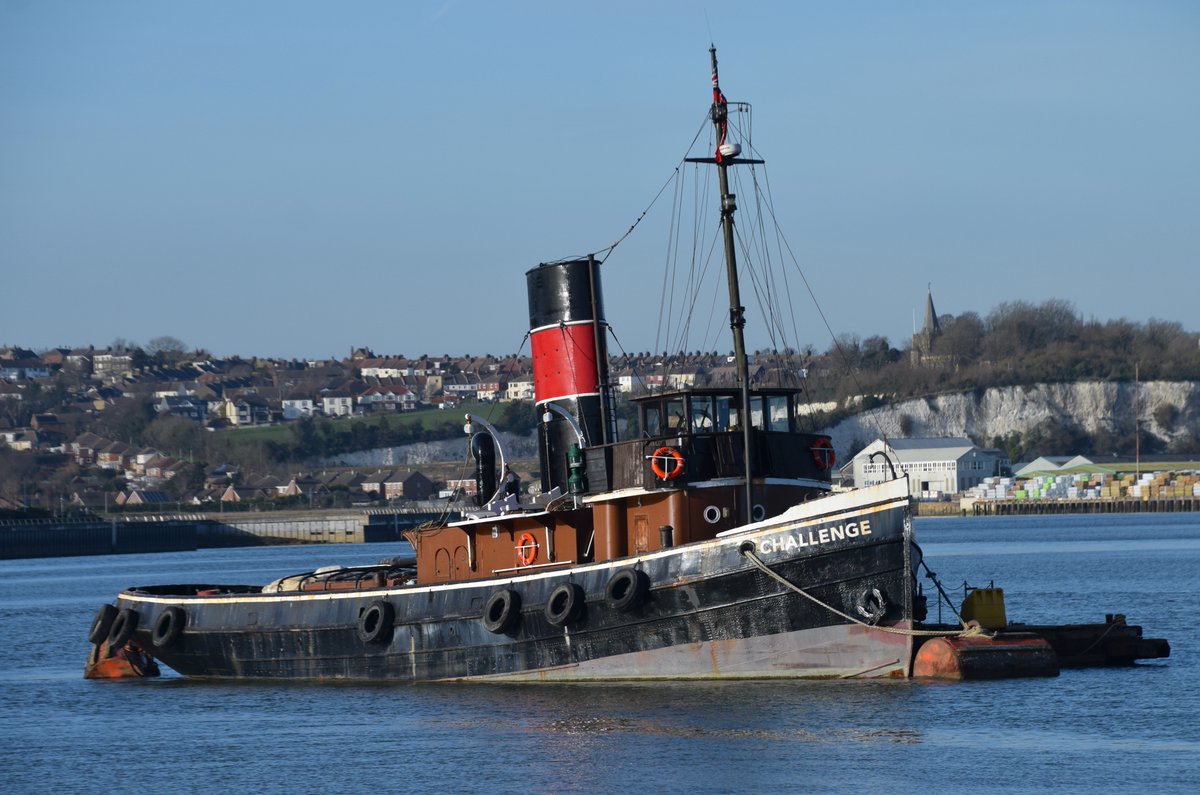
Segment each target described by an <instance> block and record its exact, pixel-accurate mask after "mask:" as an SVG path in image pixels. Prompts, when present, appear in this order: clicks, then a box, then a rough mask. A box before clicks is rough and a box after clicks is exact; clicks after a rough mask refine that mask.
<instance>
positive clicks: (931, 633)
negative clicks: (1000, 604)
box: [740, 549, 989, 638]
mask: <svg viewBox="0 0 1200 795" xmlns="http://www.w3.org/2000/svg"><path fill="white" fill-rule="evenodd" d="M740 552H741V553H742V555H744V556H745V557H746V559H747V560H749V561H750V562H751V563H753V564H754V565H755V566H756V567H757V568H758V569H759V570H760V571H762V573H763V574H766V575H767V576H768V577H771V578H772V579H774V580H776V581H777V582H779V583H780V584H782V585H784V586H786V587H787V588H790V589H791V590H793V591H795V592H796V593H798V594H800V595H801V596H803V597H804V598H805V599H808V600H809V601H810V602H812V603H814V604H816V605H819V606H821V607H823V608H825V609H826V610H828V611H829V612H831V613H833V614H834V615H836V616H840V617H841V618H844V619H846V620H847V621H850V622H851V623H854V624H858V625H859V626H863V627H868V628H870V629H877V630H879V631H880V632H887V633H888V634H891V635H907V636H909V637H958V638H967V637H973V636H978V635H984V636H988V634H989V633H988V632H987V631H986V630H984V629H983V627H978V626H974V627H971V626H967V625H966V624H963V628H962V629H960V630H938V629H904V628H902V627H881V626H877V625H875V624H868V623H867V622H866V621H862V620H861V619H858V618H856V617H854V616H852V615H849V614H847V613H843V612H842V611H841V610H838V609H837V608H836V607H834V606H833V605H831V604H826V603H825V602H822V601H821V600H820V599H818V598H817V597H815V596H813V595H812V594H810V593H808V592H807V591H805V590H804V589H803V588H801V587H800V586H798V585H796V584H795V583H793V582H792V581H791V580H789V579H787V578H786V577H784V576H783V575H782V574H779V573H778V572H776V571H775V570H773V569H772V568H771V567H770V566H768V565H767V564H766V563H763V562H762V559H761V558H759V557H758V555H756V554H755V553H754V550H751V549H742V550H740Z"/></svg>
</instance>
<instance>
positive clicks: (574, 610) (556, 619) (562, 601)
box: [545, 582, 584, 627]
mask: <svg viewBox="0 0 1200 795" xmlns="http://www.w3.org/2000/svg"><path fill="white" fill-rule="evenodd" d="M583 599H584V594H583V588H580V587H579V586H578V585H576V584H575V583H573V582H564V583H563V584H562V585H560V586H558V587H557V588H555V589H554V590H553V591H551V592H550V598H549V599H547V600H546V609H545V613H546V620H547V621H549V622H550V623H551V624H553V625H554V626H556V627H565V626H566V625H567V624H570V623H571V622H572V621H574V620H575V619H576V618H578V617H579V613H580V611H581V610H582V609H583Z"/></svg>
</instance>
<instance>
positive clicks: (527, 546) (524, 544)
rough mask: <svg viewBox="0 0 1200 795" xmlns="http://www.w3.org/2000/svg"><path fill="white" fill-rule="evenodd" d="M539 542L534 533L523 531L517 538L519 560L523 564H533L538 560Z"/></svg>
mask: <svg viewBox="0 0 1200 795" xmlns="http://www.w3.org/2000/svg"><path fill="white" fill-rule="evenodd" d="M537 553H538V543H537V539H536V538H534V537H533V533H522V534H521V537H520V538H518V539H517V562H519V563H520V564H521V565H522V566H531V565H533V562H534V561H535V560H537Z"/></svg>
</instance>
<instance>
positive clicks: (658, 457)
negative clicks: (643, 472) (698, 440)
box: [650, 447, 683, 480]
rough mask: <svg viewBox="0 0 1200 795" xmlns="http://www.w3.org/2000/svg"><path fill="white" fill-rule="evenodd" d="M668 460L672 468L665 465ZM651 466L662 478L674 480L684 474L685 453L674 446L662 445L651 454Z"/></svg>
mask: <svg viewBox="0 0 1200 795" xmlns="http://www.w3.org/2000/svg"><path fill="white" fill-rule="evenodd" d="M666 462H670V464H669V466H670V469H668V468H667V467H666V466H664V464H665V463H666ZM650 468H651V469H653V470H654V474H655V475H656V476H658V478H659V479H660V480H674V479H675V478H677V477H679V476H680V475H682V474H683V453H681V452H679V451H678V450H676V449H675V448H674V447H660V448H658V449H657V450H655V451H654V455H652V456H650Z"/></svg>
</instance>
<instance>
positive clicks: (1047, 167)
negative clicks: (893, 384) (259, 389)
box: [0, 0, 1200, 357]
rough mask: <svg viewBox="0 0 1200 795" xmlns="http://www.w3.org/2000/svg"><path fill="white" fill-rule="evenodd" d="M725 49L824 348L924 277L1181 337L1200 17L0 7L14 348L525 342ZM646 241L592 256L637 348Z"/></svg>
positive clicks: (4, 0) (1192, 315) (646, 279)
mask: <svg viewBox="0 0 1200 795" xmlns="http://www.w3.org/2000/svg"><path fill="white" fill-rule="evenodd" d="M710 40H711V41H715V43H716V45H717V48H718V55H719V57H720V62H721V78H722V85H723V87H724V88H725V92H726V94H727V95H728V96H729V98H730V99H731V100H747V101H750V102H752V103H753V104H754V119H755V144H756V145H757V147H758V149H759V151H760V152H761V153H762V154H764V155H765V156H766V157H767V159H768V164H769V165H768V168H769V169H770V171H769V176H770V180H771V185H772V188H773V192H774V199H775V208H776V212H777V213H778V215H779V217H780V219H781V221H782V225H783V227H784V229H785V231H786V233H787V236H788V240H789V242H790V243H791V245H792V247H793V250H794V251H795V253H796V255H797V257H798V259H799V261H800V264H801V266H802V267H803V269H804V271H805V273H806V275H807V276H808V278H809V280H810V282H811V283H812V286H813V289H814V290H815V292H816V294H817V297H818V299H819V300H820V302H821V307H822V309H823V310H824V312H825V314H826V315H827V316H828V317H829V318H830V320H831V322H832V325H833V326H834V331H835V332H837V333H839V334H840V333H854V334H858V335H860V336H862V337H866V336H870V335H873V334H882V335H886V336H887V337H889V339H891V341H892V342H893V343H894V344H899V343H901V342H903V341H904V340H906V339H907V336H908V335H909V334H910V333H911V331H912V323H913V316H914V313H915V314H916V315H917V317H918V318H919V317H920V312H921V311H922V308H923V305H924V299H925V285H926V283H932V284H933V292H934V298H935V301H936V303H937V307H938V310H939V311H940V312H942V313H952V314H959V313H961V312H965V311H977V312H979V313H981V314H985V313H986V312H987V311H988V310H990V309H991V308H992V307H993V306H995V305H996V304H997V303H999V302H1001V301H1013V300H1028V301H1035V302H1040V301H1043V300H1046V299H1049V298H1061V299H1066V300H1068V301H1071V302H1072V303H1073V304H1074V305H1075V307H1076V309H1077V310H1078V311H1079V313H1080V314H1081V315H1082V316H1084V317H1085V318H1093V317H1094V318H1096V319H1100V320H1107V319H1111V318H1117V317H1127V318H1129V319H1132V320H1138V321H1145V320H1147V319H1150V318H1160V319H1166V320H1175V321H1179V322H1181V323H1183V325H1184V327H1185V328H1188V329H1190V330H1195V329H1196V328H1197V326H1198V325H1200V324H1197V322H1196V304H1197V297H1198V296H1200V289H1198V287H1197V273H1198V272H1200V268H1198V267H1197V264H1198V263H1200V145H1198V144H1197V142H1198V141H1200V102H1198V101H1197V97H1198V96H1200V93H1198V88H1197V87H1198V86H1200V3H1195V2H1185V1H1183V0H1181V1H1180V2H1104V0H1096V1H1094V2H1053V1H1050V2H1028V3H1027V2H1002V3H1001V2H986V3H985V2H978V3H971V2H904V3H899V2H857V3H827V2H822V3H817V2H794V3H791V2H780V3H754V2H747V3H736V4H730V3H723V4H705V3H694V2H660V3H646V2H640V3H630V2H621V1H620V0H617V1H615V2H606V3H588V4H583V3H570V2H511V3H499V2H495V3H492V2H488V3H485V2H466V1H465V0H464V1H462V2H440V3H435V2H429V3H424V2H411V3H402V2H346V3H333V2H223V1H222V0H206V1H205V2H189V1H187V0H179V1H178V2H119V1H112V2H84V1H83V0H80V1H79V2H56V1H55V0H37V1H36V2H34V1H32V0H30V1H29V2H21V1H19V0H0V296H2V297H0V345H3V344H23V345H27V346H32V347H36V348H41V347H48V346H52V345H84V344H89V343H90V344H96V345H105V344H108V343H109V342H111V341H113V340H114V339H116V338H125V339H128V340H131V341H135V342H140V343H145V342H146V341H148V340H150V339H152V338H154V337H157V336H161V335H171V336H175V337H178V338H179V339H181V340H183V341H184V342H185V343H187V344H188V345H189V346H199V347H204V348H206V349H208V350H210V351H212V352H214V353H216V354H218V355H228V354H233V353H238V354H241V355H245V356H249V355H260V356H291V357H325V356H343V355H345V354H346V353H348V351H349V349H350V348H351V346H364V345H365V346H370V347H371V348H373V349H374V350H375V351H376V352H378V353H396V354H407V355H418V354H421V353H430V354H440V353H451V354H459V353H475V354H482V353H493V354H503V353H512V352H516V351H517V350H518V348H519V346H520V345H521V340H522V336H523V334H524V332H525V325H526V321H527V314H526V308H525V281H524V273H525V271H526V270H527V269H529V268H530V267H533V266H534V265H536V264H537V263H538V262H542V261H550V260H555V259H559V258H562V257H565V256H568V255H573V254H578V253H583V252H587V251H594V250H598V249H601V248H603V247H604V246H606V245H607V244H609V243H611V242H612V241H613V240H615V239H616V238H617V237H619V236H620V234H621V233H623V232H624V231H625V229H626V228H627V227H628V226H629V224H630V223H632V222H633V220H634V219H635V218H636V217H637V215H638V214H639V213H640V212H641V211H642V210H643V209H644V208H645V207H646V206H647V205H648V204H649V203H650V201H651V199H652V198H653V197H654V195H655V193H656V192H657V191H658V190H659V188H660V187H661V186H662V184H663V183H664V181H665V180H666V179H667V177H668V176H669V175H670V173H671V170H672V168H673V167H674V165H675V163H676V162H677V161H678V159H679V158H680V157H681V156H682V155H683V153H684V151H685V149H686V148H687V146H688V144H689V142H690V141H691V138H692V136H693V135H694V134H695V132H696V130H697V129H698V127H699V126H700V124H701V122H702V120H703V117H704V114H705V112H706V110H707V106H708V103H709V101H710V96H709V92H708V53H707V49H708V45H709V42H710ZM657 232H658V230H656V228H655V227H654V225H653V224H652V223H648V224H647V225H646V226H645V229H639V230H638V232H637V233H635V235H634V237H633V238H632V239H631V240H630V241H629V242H628V243H626V244H623V245H622V247H621V248H619V249H618V251H617V254H616V255H614V257H613V258H611V259H610V260H609V261H608V262H607V263H606V264H605V279H606V284H605V290H606V300H607V304H608V312H607V313H608V318H609V320H610V322H611V323H612V324H613V326H614V328H615V330H616V332H617V334H618V337H619V339H620V342H621V345H622V346H623V347H624V348H625V349H628V350H646V349H653V348H654V346H655V330H656V328H657V315H658V307H659V295H658V291H659V285H660V283H661V276H660V274H661V269H662V267H663V251H664V248H665V242H664V241H663V240H662V239H661V236H660V237H655V235H656V233H657ZM796 311H797V313H798V316H799V317H800V318H801V323H800V327H799V331H800V334H801V339H800V340H799V341H798V342H799V344H800V345H804V344H813V345H814V346H815V347H816V348H818V349H824V348H825V347H827V346H828V344H829V337H828V333H827V332H826V331H825V329H824V327H823V326H821V325H820V324H819V323H817V322H816V321H815V320H814V319H813V312H812V310H811V307H804V306H797V308H796ZM747 333H748V342H749V345H750V347H751V348H755V347H758V346H760V345H765V344H766V340H765V339H764V338H763V336H762V334H761V332H760V330H759V329H757V328H756V327H755V325H754V321H753V319H752V320H751V323H750V325H749V326H748V328H747ZM718 347H719V348H725V347H728V346H727V344H725V343H722V344H720V345H719V346H718Z"/></svg>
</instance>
